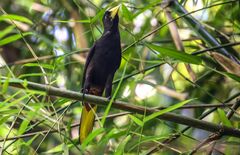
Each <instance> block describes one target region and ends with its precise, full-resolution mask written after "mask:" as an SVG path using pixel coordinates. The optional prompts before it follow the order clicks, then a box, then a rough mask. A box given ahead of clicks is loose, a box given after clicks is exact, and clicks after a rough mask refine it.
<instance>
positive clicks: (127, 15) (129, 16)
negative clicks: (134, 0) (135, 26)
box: [121, 4, 133, 21]
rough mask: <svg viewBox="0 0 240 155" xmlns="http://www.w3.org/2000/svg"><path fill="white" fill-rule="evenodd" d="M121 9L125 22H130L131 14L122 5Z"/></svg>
mask: <svg viewBox="0 0 240 155" xmlns="http://www.w3.org/2000/svg"><path fill="white" fill-rule="evenodd" d="M121 9H122V13H123V16H124V17H125V18H126V20H127V21H132V20H133V16H132V13H131V12H130V11H129V10H128V8H127V7H126V6H125V5H124V4H122V5H121Z"/></svg>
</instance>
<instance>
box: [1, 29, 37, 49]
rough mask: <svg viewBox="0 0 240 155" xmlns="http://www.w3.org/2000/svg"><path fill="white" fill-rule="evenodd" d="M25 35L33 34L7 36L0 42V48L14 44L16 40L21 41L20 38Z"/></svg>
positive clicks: (30, 33)
mask: <svg viewBox="0 0 240 155" xmlns="http://www.w3.org/2000/svg"><path fill="white" fill-rule="evenodd" d="M27 35H33V33H32V32H26V33H22V35H21V34H15V35H12V36H9V37H7V38H4V39H2V40H0V46H2V45H6V44H9V43H11V42H14V41H16V40H18V39H21V38H22V36H27Z"/></svg>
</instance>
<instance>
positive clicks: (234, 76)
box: [223, 72, 240, 82]
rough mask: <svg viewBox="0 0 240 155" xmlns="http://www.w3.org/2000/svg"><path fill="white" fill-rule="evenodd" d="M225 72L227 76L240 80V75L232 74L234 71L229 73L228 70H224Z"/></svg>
mask: <svg viewBox="0 0 240 155" xmlns="http://www.w3.org/2000/svg"><path fill="white" fill-rule="evenodd" d="M223 74H225V76H227V77H229V78H231V79H233V80H235V81H237V82H240V77H239V76H237V75H235V74H232V73H228V72H223Z"/></svg>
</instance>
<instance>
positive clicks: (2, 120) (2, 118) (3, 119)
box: [0, 115, 12, 125]
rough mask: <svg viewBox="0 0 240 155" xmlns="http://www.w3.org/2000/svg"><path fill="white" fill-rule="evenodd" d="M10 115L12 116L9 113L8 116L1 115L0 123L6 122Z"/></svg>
mask: <svg viewBox="0 0 240 155" xmlns="http://www.w3.org/2000/svg"><path fill="white" fill-rule="evenodd" d="M10 117H12V116H10V115H8V116H2V117H1V118H0V125H2V124H3V123H6V122H7V120H8V119H9V118H10Z"/></svg>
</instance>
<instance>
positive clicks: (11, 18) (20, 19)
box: [0, 14, 33, 24]
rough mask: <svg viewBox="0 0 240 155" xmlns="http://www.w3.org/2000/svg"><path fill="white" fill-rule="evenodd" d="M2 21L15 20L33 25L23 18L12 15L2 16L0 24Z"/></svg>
mask: <svg viewBox="0 0 240 155" xmlns="http://www.w3.org/2000/svg"><path fill="white" fill-rule="evenodd" d="M2 20H16V21H20V22H24V23H28V24H33V22H32V21H31V20H30V19H28V18H26V17H23V16H19V15H13V14H4V15H1V16H0V22H1V21H2Z"/></svg>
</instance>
